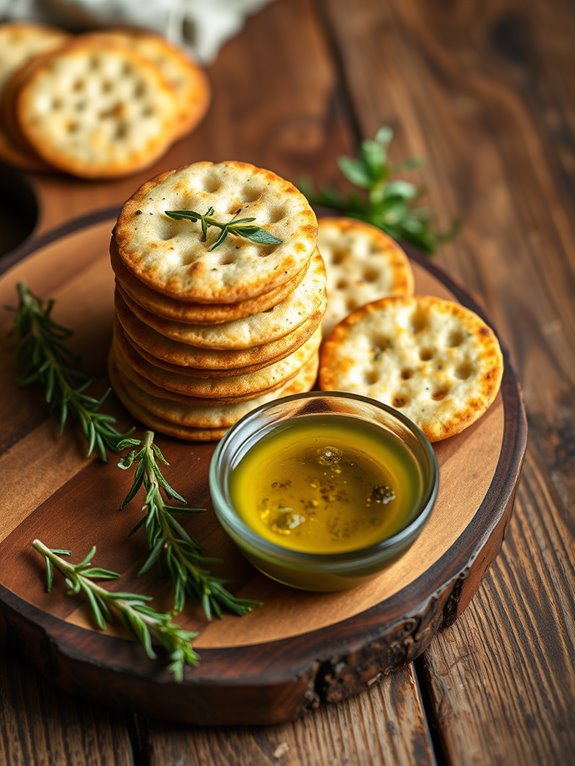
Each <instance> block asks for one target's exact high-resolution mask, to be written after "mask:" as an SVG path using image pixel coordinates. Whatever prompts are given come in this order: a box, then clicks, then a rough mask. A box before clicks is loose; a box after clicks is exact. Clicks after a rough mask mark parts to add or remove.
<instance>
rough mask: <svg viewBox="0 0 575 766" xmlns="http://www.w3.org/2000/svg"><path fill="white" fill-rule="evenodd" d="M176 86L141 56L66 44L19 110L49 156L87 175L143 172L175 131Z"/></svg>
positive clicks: (25, 93)
mask: <svg viewBox="0 0 575 766" xmlns="http://www.w3.org/2000/svg"><path fill="white" fill-rule="evenodd" d="M176 111H177V101H176V97H175V94H174V91H173V89H172V87H171V86H170V85H169V84H168V83H167V81H166V80H165V79H164V77H163V76H162V75H161V74H160V73H159V72H158V71H157V69H156V68H155V67H154V65H152V64H151V63H150V62H148V61H147V60H146V59H145V58H143V57H142V56H141V55H139V54H137V53H135V52H134V51H132V50H129V49H128V48H126V47H124V46H118V47H113V46H106V47H104V48H102V46H100V45H99V44H98V43H97V42H96V41H93V42H92V43H90V41H89V40H85V41H84V42H83V43H82V44H80V43H78V42H74V43H72V44H70V45H67V46H63V47H61V48H59V49H57V50H56V51H54V52H52V53H51V54H46V56H45V59H44V60H43V61H42V62H41V63H40V64H39V65H38V66H35V67H34V68H33V69H32V70H31V72H30V73H29V76H28V77H27V78H26V81H25V82H24V83H23V84H22V85H21V87H20V89H19V91H18V94H17V99H16V114H17V119H18V122H19V125H20V127H21V130H22V133H23V135H24V139H25V140H26V141H28V142H29V143H30V144H31V145H32V146H33V147H34V149H35V151H36V152H37V153H38V154H39V155H40V157H42V159H43V160H45V161H46V162H48V163H49V164H51V165H53V166H54V167H56V168H58V169H60V170H63V171H65V172H68V173H72V174H75V175H78V176H81V177H86V178H111V177H115V176H119V175H124V174H126V173H131V172H135V171H136V170H139V169H140V168H142V167H144V166H146V165H148V164H150V163H151V162H153V161H154V160H155V159H156V158H157V157H159V156H160V155H161V154H162V153H163V152H164V151H165V149H166V148H167V147H168V146H169V144H170V143H171V142H172V140H173V137H174V128H173V121H174V115H175V114H176Z"/></svg>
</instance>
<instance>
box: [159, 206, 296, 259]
mask: <svg viewBox="0 0 575 766" xmlns="http://www.w3.org/2000/svg"><path fill="white" fill-rule="evenodd" d="M214 212H215V211H214V208H213V207H209V208H208V209H207V210H206V212H205V213H204V214H203V215H202V214H201V213H196V211H195V210H164V213H165V214H166V215H167V216H168V217H169V218H173V219H174V221H183V220H185V221H192V222H194V223H197V222H198V221H199V222H200V226H201V229H202V242H205V241H206V239H207V236H208V229H209V228H210V226H215V227H216V228H218V229H220V235H219V236H218V238H217V239H216V241H215V242H214V243H213V244H212V245H211V246H210V247H209V248H208V250H209V251H211V250H215V249H216V247H219V246H220V245H221V244H222V242H224V240H225V239H226V237H227V236H228V234H234V235H235V236H236V237H242V239H249V241H250V242H255V243H256V244H258V245H281V242H282V240H281V239H278V238H277V237H274V235H273V234H270V233H269V231H266V230H265V229H262V227H261V226H255V225H254V224H253V223H252V221H255V220H256V219H255V218H238V217H237V216H238V215H239V212H240V211H239V210H238V212H237V213H236V214H235V215H234V217H233V218H231V219H230V220H229V221H227V222H226V223H221V222H220V221H216V219H215V218H212V215H213V214H214Z"/></svg>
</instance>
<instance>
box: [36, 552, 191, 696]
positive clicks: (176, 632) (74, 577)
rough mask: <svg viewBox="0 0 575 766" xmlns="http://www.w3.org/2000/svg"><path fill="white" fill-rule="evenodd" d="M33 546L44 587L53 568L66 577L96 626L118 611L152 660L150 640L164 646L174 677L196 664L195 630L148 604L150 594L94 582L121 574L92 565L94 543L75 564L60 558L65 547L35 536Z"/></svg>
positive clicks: (108, 621)
mask: <svg viewBox="0 0 575 766" xmlns="http://www.w3.org/2000/svg"><path fill="white" fill-rule="evenodd" d="M32 547H33V548H34V549H35V550H36V551H38V553H40V554H41V555H42V556H43V557H44V561H45V563H46V590H47V591H48V592H50V591H51V590H52V583H53V579H54V568H56V569H57V570H58V571H59V572H61V573H62V574H63V575H64V577H65V580H66V585H67V586H68V590H67V591H66V594H67V595H69V596H74V595H77V594H81V595H83V596H84V597H85V598H86V600H87V601H88V604H89V606H90V610H91V614H92V618H93V621H94V624H95V625H96V627H97V628H98V629H99V630H104V629H105V628H106V625H107V624H108V625H111V624H113V622H114V613H117V614H118V615H119V616H120V617H121V619H122V622H123V624H124V625H125V626H126V628H127V630H128V631H129V633H130V634H131V635H132V636H134V638H135V639H137V640H138V641H139V642H140V643H141V644H142V646H143V647H144V649H145V651H146V654H147V655H148V657H149V658H150V659H152V660H154V659H156V657H157V655H156V653H155V651H154V649H153V646H152V644H153V643H156V644H160V645H161V646H163V647H164V649H165V650H166V652H167V653H168V656H169V659H170V664H169V665H168V670H169V671H170V672H171V673H173V674H174V677H175V679H176V680H177V681H181V680H182V678H183V675H184V666H185V665H197V664H198V662H199V657H198V655H197V654H196V652H195V651H194V649H193V647H192V644H191V642H192V641H193V639H194V638H196V636H197V635H198V634H197V633H193V632H191V631H188V630H184V629H183V628H182V627H180V626H179V625H178V624H177V623H175V622H173V621H172V616H171V615H170V614H164V613H162V612H157V611H156V610H155V609H152V608H151V607H150V606H148V603H147V602H148V601H151V597H150V596H143V595H141V594H140V593H120V592H117V593H114V592H113V591H108V590H106V589H105V588H103V587H102V586H101V585H98V584H97V583H95V582H94V580H117V579H118V577H120V575H119V574H118V573H117V572H112V571H111V570H109V569H102V568H101V567H95V566H92V559H93V558H94V555H95V553H96V546H94V547H93V548H92V549H91V550H90V551H89V553H88V555H87V556H86V557H85V558H84V559H83V560H82V561H80V562H79V563H78V564H72V563H70V562H68V561H65V560H64V559H63V558H62V556H69V555H70V551H68V550H64V549H61V548H48V547H47V546H46V545H44V543H42V542H41V541H40V540H34V542H33V543H32Z"/></svg>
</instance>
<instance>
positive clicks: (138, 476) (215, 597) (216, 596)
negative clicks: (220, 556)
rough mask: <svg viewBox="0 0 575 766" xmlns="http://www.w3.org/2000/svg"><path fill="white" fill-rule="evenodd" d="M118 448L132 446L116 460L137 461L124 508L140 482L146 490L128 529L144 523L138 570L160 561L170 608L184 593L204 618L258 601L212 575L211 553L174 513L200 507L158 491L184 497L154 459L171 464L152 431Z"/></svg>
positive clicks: (177, 606)
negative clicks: (240, 594) (205, 551)
mask: <svg viewBox="0 0 575 766" xmlns="http://www.w3.org/2000/svg"><path fill="white" fill-rule="evenodd" d="M120 447H121V448H128V447H131V449H130V451H129V452H128V454H127V455H125V456H124V457H123V458H122V459H121V460H120V462H119V463H118V466H119V467H120V468H122V469H124V470H127V469H129V468H131V467H132V465H134V464H136V470H135V474H134V483H133V484H132V487H131V489H130V491H129V492H128V494H127V496H126V498H125V500H124V502H123V503H122V506H121V507H122V508H124V507H125V506H126V505H127V504H128V503H129V502H130V500H132V498H134V497H135V495H136V494H137V492H138V490H139V489H140V487H141V486H142V485H143V487H144V490H145V493H146V495H145V500H144V507H143V510H144V513H145V516H144V517H143V518H142V519H141V520H140V521H139V522H138V524H136V526H135V527H134V529H133V530H132V533H133V532H135V531H136V530H137V529H138V528H139V527H141V526H142V525H145V528H146V534H147V539H148V550H149V554H148V557H147V559H146V560H145V562H144V564H143V565H142V567H141V569H140V571H139V573H138V574H143V573H144V572H147V571H148V570H149V569H151V568H152V567H153V566H154V565H155V564H156V563H158V564H159V565H160V567H161V569H162V570H163V571H165V572H167V574H168V576H169V577H170V579H171V581H172V591H173V599H174V606H173V610H174V612H176V613H177V612H181V611H182V609H183V608H184V606H185V604H186V598H187V597H188V596H189V597H191V598H197V599H199V601H200V603H201V605H202V608H203V610H204V613H205V615H206V617H207V619H208V620H211V619H212V616H213V615H214V614H215V615H217V616H218V617H220V616H221V614H222V610H223V609H226V610H227V611H229V612H232V613H233V614H237V615H242V614H246V612H249V611H250V610H251V609H252V608H253V607H254V606H257V605H258V602H256V601H252V600H250V599H242V598H236V596H234V595H233V594H232V593H230V592H229V591H228V590H227V589H226V587H225V583H226V580H223V579H221V578H219V577H214V576H213V575H211V574H210V573H209V571H208V570H207V569H205V568H204V565H205V564H206V563H207V562H211V561H214V559H209V558H206V557H205V556H204V555H203V553H202V550H201V547H200V546H199V544H198V543H197V542H196V541H195V540H193V539H192V537H190V535H189V534H188V533H187V532H186V530H185V529H184V528H183V526H182V525H181V524H180V523H179V522H178V521H177V519H176V518H175V514H177V513H196V512H198V511H201V510H203V509H200V508H189V507H186V506H174V505H169V504H167V503H166V502H165V501H164V498H163V497H162V493H161V489H163V490H164V492H165V494H166V496H167V498H168V499H170V500H177V501H178V502H180V503H185V502H186V501H185V500H184V498H183V497H182V496H181V495H180V494H179V493H178V492H176V490H175V489H174V488H173V487H171V486H170V484H168V482H167V481H166V479H165V478H164V476H163V475H162V472H161V471H160V468H159V466H158V461H160V462H162V463H163V464H164V465H169V464H168V462H167V460H166V459H165V457H164V456H163V455H162V452H161V450H160V448H159V447H158V445H157V444H154V432H153V431H146V432H145V434H144V439H143V440H139V439H125V440H124V441H123V442H122V443H121V445H120Z"/></svg>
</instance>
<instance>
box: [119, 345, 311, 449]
mask: <svg viewBox="0 0 575 766" xmlns="http://www.w3.org/2000/svg"><path fill="white" fill-rule="evenodd" d="M108 367H109V375H110V381H111V383H112V387H113V388H114V390H115V391H116V393H117V394H118V397H119V398H120V400H121V401H122V403H123V404H124V406H125V407H126V409H128V410H129V411H130V412H131V413H132V414H133V415H134V416H135V417H137V418H138V419H139V420H142V422H143V423H145V424H148V425H151V422H150V421H149V416H151V417H152V418H154V419H159V420H160V421H161V422H168V423H171V424H172V425H173V426H176V427H177V428H183V429H197V430H205V429H209V430H210V431H211V429H222V428H229V427H230V426H232V425H233V424H234V423H235V422H237V421H238V420H239V419H240V418H241V417H243V416H244V415H246V414H247V413H248V412H251V410H253V409H255V408H256V407H259V406H260V405H261V404H265V403H266V402H270V401H274V400H276V399H278V398H280V397H283V396H290V395H291V394H299V393H303V392H305V391H309V390H310V389H311V388H312V387H313V385H314V383H315V380H316V376H317V368H318V356H317V354H314V356H313V357H312V359H311V360H310V361H309V362H307V364H306V365H305V366H304V367H303V368H302V370H301V371H300V373H299V374H298V375H297V376H296V377H295V378H294V379H292V380H291V381H289V382H288V383H287V384H286V385H285V386H282V387H280V388H278V389H277V390H275V391H273V392H271V393H267V394H266V393H265V394H262V395H261V396H259V397H257V398H255V399H251V400H250V401H249V402H239V403H237V404H229V405H217V406H216V405H210V404H208V405H206V406H201V407H194V406H190V405H187V404H180V403H178V402H173V401H170V400H167V399H163V398H160V397H155V396H152V395H151V394H148V393H146V392H145V391H143V390H142V389H140V388H138V386H136V385H135V384H134V383H133V382H132V381H130V382H127V381H126V379H125V378H124V377H123V375H122V372H121V371H120V370H119V369H118V367H117V365H116V363H115V360H114V358H113V356H110V358H109V364H108ZM118 384H119V385H118ZM192 438H193V437H192Z"/></svg>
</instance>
